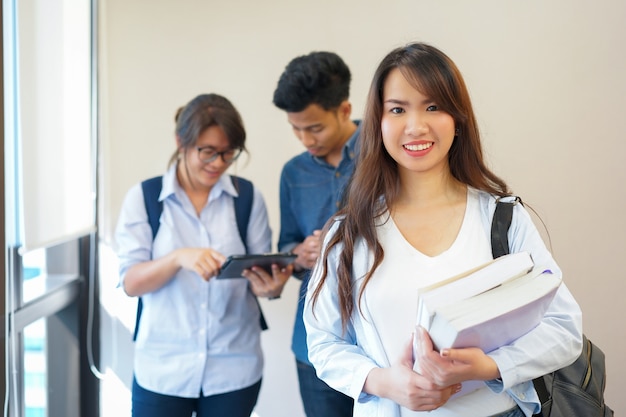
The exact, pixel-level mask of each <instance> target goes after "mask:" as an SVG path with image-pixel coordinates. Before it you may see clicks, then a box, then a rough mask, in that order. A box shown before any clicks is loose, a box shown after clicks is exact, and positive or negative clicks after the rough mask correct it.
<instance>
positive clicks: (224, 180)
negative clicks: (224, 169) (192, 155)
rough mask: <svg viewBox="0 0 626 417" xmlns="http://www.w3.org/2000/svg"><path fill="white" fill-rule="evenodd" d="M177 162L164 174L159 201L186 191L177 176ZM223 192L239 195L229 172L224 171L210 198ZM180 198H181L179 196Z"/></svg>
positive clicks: (234, 195)
mask: <svg viewBox="0 0 626 417" xmlns="http://www.w3.org/2000/svg"><path fill="white" fill-rule="evenodd" d="M177 165H178V164H177V163H176V164H172V165H171V166H170V167H169V168H168V170H167V172H166V173H165V174H164V175H163V188H162V189H161V194H160V195H159V201H163V200H165V199H166V198H167V197H169V196H170V195H172V194H175V195H180V194H182V193H184V192H185V191H184V190H183V188H182V187H181V186H180V184H179V183H178V179H177V178H176V167H177ZM222 193H226V194H229V195H231V196H233V197H238V196H239V193H238V192H237V189H236V188H235V186H234V185H233V182H232V180H231V178H230V175H229V174H226V173H224V174H223V175H222V176H221V177H220V179H219V180H218V181H217V182H216V183H215V185H214V186H213V188H212V189H211V193H210V194H209V199H211V198H217V197H219V196H220V195H221V194H222ZM179 200H180V198H179Z"/></svg>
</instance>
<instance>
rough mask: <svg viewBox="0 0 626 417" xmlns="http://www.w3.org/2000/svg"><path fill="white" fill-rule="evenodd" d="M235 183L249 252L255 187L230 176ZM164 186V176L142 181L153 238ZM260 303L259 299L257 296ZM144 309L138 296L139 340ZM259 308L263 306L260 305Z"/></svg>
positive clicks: (237, 213) (238, 217) (238, 215)
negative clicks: (250, 223)
mask: <svg viewBox="0 0 626 417" xmlns="http://www.w3.org/2000/svg"><path fill="white" fill-rule="evenodd" d="M230 178H231V180H232V182H233V185H234V186H235V188H236V189H237V191H238V192H239V196H238V197H235V198H234V199H233V201H234V203H235V219H236V220H237V229H238V230H239V236H240V237H241V241H242V242H243V245H244V247H245V248H246V252H248V245H247V243H246V242H247V236H248V221H249V220H250V213H251V212H252V200H253V197H254V188H253V186H252V183H251V182H250V181H248V180H246V179H244V178H241V177H236V176H234V175H231V176H230ZM162 187H163V177H162V176H158V177H153V178H149V179H147V180H144V181H142V182H141V190H142V191H143V202H144V205H145V206H146V212H147V213H148V223H150V228H151V229H152V239H154V238H155V236H156V234H157V232H158V231H159V226H160V225H161V221H160V219H161V213H162V212H163V202H162V201H159V195H160V194H161V188H162ZM255 300H256V301H257V304H258V301H259V300H258V299H257V298H256V297H255ZM142 310H143V302H142V301H141V297H138V301H137V318H136V320H135V331H134V333H133V340H137V332H138V331H139V319H140V318H141V311H142ZM259 310H261V306H260V305H259ZM260 320H261V329H262V330H267V328H268V326H267V322H266V321H265V317H264V316H263V311H261V319H260Z"/></svg>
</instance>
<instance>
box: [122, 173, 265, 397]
mask: <svg viewBox="0 0 626 417" xmlns="http://www.w3.org/2000/svg"><path fill="white" fill-rule="evenodd" d="M236 195H237V191H236V189H235V187H234V186H233V184H232V182H231V179H230V177H229V175H228V174H224V175H222V177H221V178H220V180H219V181H218V182H217V183H216V184H215V186H214V187H213V189H212V190H211V192H210V194H209V199H208V202H207V204H206V206H205V207H204V208H203V209H202V212H201V213H200V215H199V216H198V215H197V214H196V211H195V209H194V207H193V205H192V204H191V201H190V200H189V198H188V197H187V195H186V193H185V192H184V191H183V189H182V188H181V187H180V185H179V184H178V181H177V179H176V167H175V166H172V167H171V168H170V169H169V170H168V171H167V173H166V174H165V175H164V177H163V189H162V191H161V195H160V197H159V199H160V200H162V201H163V213H162V214H161V219H160V221H161V224H160V227H159V231H158V233H157V235H156V237H155V239H154V241H153V239H152V231H151V228H150V225H149V224H148V218H147V214H146V210H145V205H144V201H143V193H142V190H141V184H136V185H135V186H133V187H132V188H131V189H130V190H129V191H128V193H127V194H126V197H125V199H124V202H123V204H122V209H121V212H120V216H119V220H118V224H117V229H116V234H115V238H116V245H117V253H118V256H119V261H120V284H122V283H123V280H124V276H125V274H126V271H127V270H128V268H129V267H131V266H132V265H135V264H137V263H140V262H145V261H149V260H151V259H156V258H159V257H162V256H164V255H166V254H168V253H170V252H171V251H172V250H174V249H177V248H183V247H195V248H200V247H205V248H206V247H210V248H212V249H214V250H216V251H218V252H220V253H222V254H223V255H224V256H228V255H235V254H243V253H245V252H246V251H245V246H244V244H243V242H242V241H241V238H240V235H239V232H238V229H237V223H236V219H235V211H234V203H233V196H236ZM247 240H248V242H247V246H248V251H249V253H266V252H269V251H270V249H271V230H270V227H269V221H268V216H267V209H266V206H265V202H264V199H263V196H262V195H261V193H260V192H259V191H258V190H257V189H256V187H255V188H254V197H253V206H252V212H251V214H250V220H249V224H248V232H247ZM142 302H143V311H142V316H141V325H140V326H139V333H138V335H137V340H136V343H135V364H134V372H135V377H136V379H137V382H138V383H139V385H140V386H142V387H143V388H145V389H147V390H150V391H153V392H157V393H160V394H166V395H173V396H179V397H187V398H197V397H199V395H200V392H201V390H202V394H203V395H205V396H206V395H213V394H219V393H224V392H230V391H233V390H238V389H241V388H245V387H248V386H250V385H252V384H254V383H256V382H257V381H259V379H260V378H261V375H262V370H263V356H262V351H261V343H260V333H261V327H260V324H259V319H260V312H259V307H258V304H257V301H256V300H255V298H254V296H253V294H252V292H251V291H250V290H249V288H248V280H246V279H244V278H233V279H211V280H209V281H208V282H207V281H204V280H203V279H202V278H201V277H200V276H199V275H197V274H196V273H195V272H192V271H189V270H180V271H179V272H178V273H177V274H176V275H175V276H174V277H173V278H172V279H171V280H170V281H169V282H168V283H167V284H166V285H165V286H163V287H162V288H160V289H158V290H157V291H154V292H151V293H148V294H145V295H143V296H142Z"/></svg>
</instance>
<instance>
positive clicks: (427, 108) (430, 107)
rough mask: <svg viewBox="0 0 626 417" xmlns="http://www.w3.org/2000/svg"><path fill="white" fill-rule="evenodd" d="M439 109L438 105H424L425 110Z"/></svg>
mask: <svg viewBox="0 0 626 417" xmlns="http://www.w3.org/2000/svg"><path fill="white" fill-rule="evenodd" d="M437 110H439V107H437V105H436V104H431V105H430V106H428V107H426V111H437Z"/></svg>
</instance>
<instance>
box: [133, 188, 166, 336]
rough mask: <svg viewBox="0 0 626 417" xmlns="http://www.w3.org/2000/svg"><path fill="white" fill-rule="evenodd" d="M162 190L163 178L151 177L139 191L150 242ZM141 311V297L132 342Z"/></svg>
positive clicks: (158, 221)
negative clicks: (150, 232)
mask: <svg viewBox="0 0 626 417" xmlns="http://www.w3.org/2000/svg"><path fill="white" fill-rule="evenodd" d="M161 188H163V177H162V176H158V177H153V178H150V179H147V180H145V181H142V182H141V190H142V191H143V203H144V205H145V206H146V212H147V213H148V223H150V227H151V228H152V240H154V238H155V237H156V234H157V232H158V231H159V226H160V225H161V213H162V212H163V202H162V201H159V195H161ZM142 310H143V302H142V301H141V297H138V299H137V318H136V319H135V331H134V332H133V340H137V332H138V331H139V319H140V318H141V311H142Z"/></svg>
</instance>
